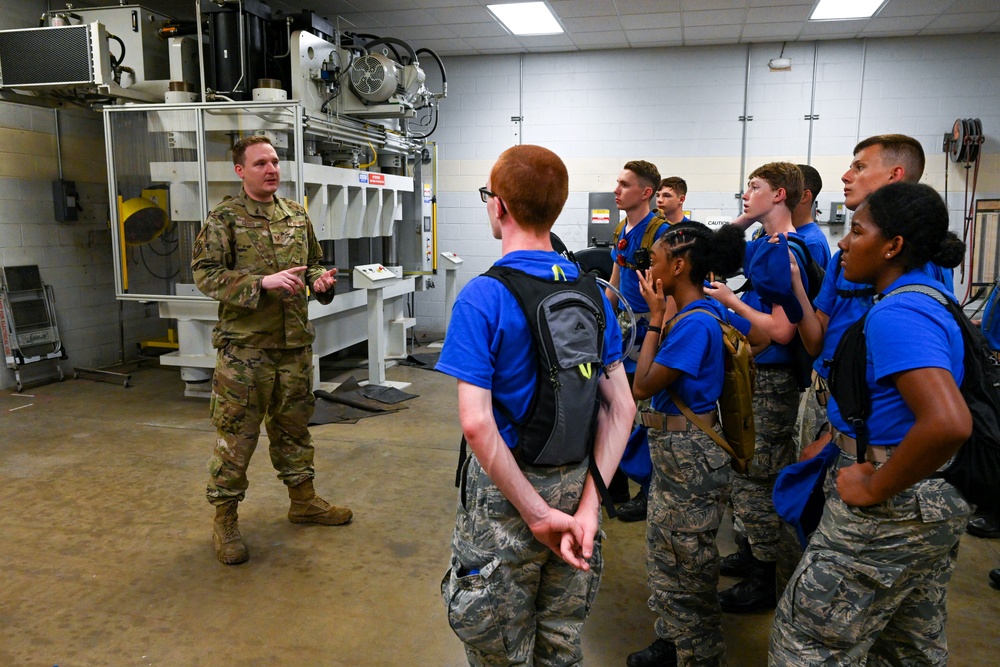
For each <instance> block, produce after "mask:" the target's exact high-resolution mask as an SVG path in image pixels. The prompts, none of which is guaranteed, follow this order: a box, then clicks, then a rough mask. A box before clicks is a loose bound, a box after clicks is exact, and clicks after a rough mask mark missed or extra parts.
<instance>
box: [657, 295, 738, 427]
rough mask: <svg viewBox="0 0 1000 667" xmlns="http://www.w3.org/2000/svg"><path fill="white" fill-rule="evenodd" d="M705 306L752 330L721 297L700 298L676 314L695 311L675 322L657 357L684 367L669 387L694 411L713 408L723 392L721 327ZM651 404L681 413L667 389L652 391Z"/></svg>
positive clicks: (668, 364)
mask: <svg viewBox="0 0 1000 667" xmlns="http://www.w3.org/2000/svg"><path fill="white" fill-rule="evenodd" d="M706 310H709V311H711V312H712V313H714V314H715V315H716V316H717V317H719V318H720V319H721V320H722V321H723V322H729V323H730V324H732V325H733V326H734V327H736V329H737V330H739V332H740V333H742V334H743V335H744V336H745V335H747V334H748V333H749V332H750V322H749V321H747V320H746V319H744V318H742V317H740V316H739V315H737V314H736V313H732V312H730V311H728V310H726V307H725V306H723V305H722V304H721V303H719V302H718V301H716V300H714V299H698V300H697V301H695V302H693V303H689V304H688V305H687V306H685V307H684V309H683V310H681V311H680V313H678V314H677V315H675V316H674V317H675V318H676V317H677V316H679V315H681V314H682V313H686V312H689V311H694V313H693V314H692V315H688V316H687V317H685V318H684V319H682V320H681V321H679V322H678V323H677V324H676V325H674V328H673V329H671V330H670V333H669V334H667V337H666V339H665V340H664V341H663V343H662V344H661V345H660V349H659V350H658V351H657V353H656V358H655V360H654V361H655V363H657V364H659V365H661V366H663V367H665V368H673V369H675V370H678V371H681V376H680V377H679V378H677V379H676V380H675V381H674V383H673V384H671V385H670V387H669V388H670V389H672V390H674V391H675V392H677V393H678V394H679V395H680V397H681V400H682V401H684V402H685V403H686V404H687V405H688V407H690V408H691V410H693V411H694V413H695V414H704V413H706V412H711V411H712V410H714V409H715V404H716V402H717V401H718V400H719V394H720V393H722V377H723V372H724V367H723V363H724V357H723V355H724V354H725V349H724V347H723V345H724V344H723V341H722V328H721V327H720V326H719V322H718V321H717V320H716V319H715V318H714V317H712V316H711V315H709V314H708V313H706V312H704V311H706ZM652 406H653V409H654V410H658V411H659V412H663V413H665V414H668V415H679V414H680V413H681V411H680V410H679V409H678V408H677V406H676V405H674V402H673V401H672V400H671V399H670V396H669V395H668V394H667V390H666V389H664V390H662V391H660V392H657V393H656V394H654V395H653V399H652Z"/></svg>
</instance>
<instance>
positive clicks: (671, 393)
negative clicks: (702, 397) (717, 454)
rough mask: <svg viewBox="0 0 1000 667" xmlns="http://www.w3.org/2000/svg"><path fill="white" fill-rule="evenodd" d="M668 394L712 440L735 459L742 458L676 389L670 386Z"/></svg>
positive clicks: (682, 411)
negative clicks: (696, 412)
mask: <svg viewBox="0 0 1000 667" xmlns="http://www.w3.org/2000/svg"><path fill="white" fill-rule="evenodd" d="M667 395H669V396H670V400H671V401H673V402H674V405H676V406H677V408H678V409H679V410H680V411H681V413H682V414H683V415H684V416H685V417H686V418H687V420H688V421H689V422H691V423H692V424H694V425H695V426H697V427H698V428H699V429H700V430H701V431H702V432H703V433H704V434H705V435H707V436H708V437H710V438H711V439H712V440H715V444H717V445H718V446H719V447H722V448H723V449H724V450H726V453H727V454H729V456H731V457H732V458H733V459H734V460H736V459H739V458H740V457H739V456H737V455H736V450H734V449H733V448H732V447H730V446H729V442H728V441H727V440H726V439H725V438H723V437H722V436H721V435H719V434H718V432H716V430H715V429H714V428H712V427H711V426H710V425H709V424H708V422H706V421H705V420H704V419H702V418H701V417H699V416H698V415H696V414H695V413H694V412H693V411H692V410H691V408H689V407H688V406H687V404H686V403H685V402H684V401H682V400H681V397H680V394H678V393H677V392H676V391H674V390H673V389H670V388H669V387H668V388H667Z"/></svg>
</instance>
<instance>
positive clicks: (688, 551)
mask: <svg viewBox="0 0 1000 667" xmlns="http://www.w3.org/2000/svg"><path fill="white" fill-rule="evenodd" d="M648 435H649V451H650V454H651V456H652V459H653V469H654V473H653V480H652V486H651V488H650V491H649V521H648V523H647V524H646V549H647V551H646V573H647V575H648V579H649V588H650V590H651V591H652V592H653V594H652V595H651V596H650V598H649V608H650V609H651V610H653V611H654V612H655V613H656V614H657V615H658V618H657V619H656V634H657V636H658V637H662V638H666V639H667V641H669V642H671V643H673V644H674V646H675V648H676V651H677V664H678V665H712V666H714V667H724V666H725V665H726V646H725V643H724V641H723V639H722V609H721V608H720V606H719V598H718V596H717V595H716V592H715V591H716V588H717V587H718V585H719V549H718V547H717V546H716V543H715V538H716V535H717V533H718V532H719V525H720V524H721V523H722V516H723V513H724V512H725V508H726V501H727V500H728V498H729V490H730V486H729V480H730V474H731V473H732V468H731V467H730V465H729V461H730V458H729V454H727V453H726V452H725V451H724V450H723V449H722V448H721V447H720V446H719V445H717V444H716V443H715V441H714V440H712V439H711V438H710V437H709V436H708V435H706V434H704V433H702V432H701V431H699V430H697V429H692V430H690V431H687V432H671V431H660V430H658V429H654V428H651V429H649V434H648Z"/></svg>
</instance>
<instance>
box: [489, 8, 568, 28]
mask: <svg viewBox="0 0 1000 667" xmlns="http://www.w3.org/2000/svg"><path fill="white" fill-rule="evenodd" d="M486 8H487V9H488V10H490V12H491V13H492V14H493V16H495V17H496V18H497V20H498V21H500V23H502V24H503V27H505V28H507V30H509V31H510V32H511V34H514V35H558V34H560V33H562V32H563V29H562V26H561V25H559V21H557V20H556V17H555V16H554V15H553V14H552V10H550V9H549V7H548V5H546V4H545V3H544V2H515V3H511V4H506V5H486Z"/></svg>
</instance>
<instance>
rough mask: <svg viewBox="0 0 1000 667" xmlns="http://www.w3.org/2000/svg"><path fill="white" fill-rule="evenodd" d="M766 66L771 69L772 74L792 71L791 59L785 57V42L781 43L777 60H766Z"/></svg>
mask: <svg viewBox="0 0 1000 667" xmlns="http://www.w3.org/2000/svg"><path fill="white" fill-rule="evenodd" d="M767 66H768V67H769V68H771V71H772V72H786V71H788V70H790V69H792V59H791V58H786V57H785V42H782V43H781V53H779V54H778V57H777V58H771V59H770V60H768V61H767Z"/></svg>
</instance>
